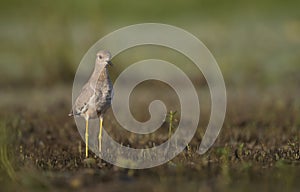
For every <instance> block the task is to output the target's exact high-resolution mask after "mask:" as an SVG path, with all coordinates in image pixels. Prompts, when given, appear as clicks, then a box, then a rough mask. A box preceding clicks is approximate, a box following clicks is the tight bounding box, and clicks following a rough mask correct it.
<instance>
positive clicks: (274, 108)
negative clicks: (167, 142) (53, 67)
mask: <svg viewBox="0 0 300 192" xmlns="http://www.w3.org/2000/svg"><path fill="white" fill-rule="evenodd" d="M285 93H286V92H283V91H282V89H281V88H278V87H274V88H266V89H258V88H249V89H230V88H229V90H228V108H227V115H226V120H225V123H224V127H223V129H222V131H221V133H220V135H219V137H218V139H217V141H216V143H215V144H214V145H213V147H212V148H211V149H210V150H209V151H208V152H207V153H206V154H204V155H199V154H197V153H196V150H197V149H198V146H199V144H200V142H201V137H202V135H203V132H204V130H205V128H204V127H205V124H206V123H207V117H209V111H205V110H204V112H203V118H204V120H203V122H200V124H199V128H198V130H197V133H196V134H195V136H194V138H193V139H192V141H191V142H190V144H189V146H188V147H187V148H186V149H185V150H184V151H183V152H182V153H181V154H179V155H178V156H177V157H175V158H174V159H172V160H171V161H170V162H168V163H166V164H164V165H161V166H158V167H155V168H151V169H145V170H130V169H124V168H119V167H116V166H114V165H111V164H109V163H107V162H105V161H103V160H101V159H100V158H99V157H97V156H96V155H94V154H93V152H90V154H89V155H90V157H91V158H93V159H95V162H94V163H93V162H92V163H90V164H87V163H86V161H85V158H84V146H85V145H84V142H83V140H82V138H81V137H80V134H79V132H78V131H77V127H76V125H75V122H74V119H72V118H69V117H68V116H67V114H68V112H69V109H70V106H71V96H70V95H71V89H70V87H69V86H67V85H63V86H58V87H50V88H47V89H46V88H38V89H32V90H31V89H29V90H28V89H20V90H18V91H15V90H9V89H8V90H6V91H5V92H2V93H1V98H2V102H1V109H5V110H1V132H2V133H1V178H0V181H1V183H2V184H1V189H2V190H1V191H15V190H21V191H41V190H49V191H57V190H62V191H70V190H74V189H76V190H79V191H141V190H143V191H182V190H186V191H215V190H222V191H241V190H242V191H253V190H255V189H259V190H273V191H282V190H289V191H297V188H299V187H300V184H299V182H298V178H299V176H300V172H299V170H300V166H299V165H300V151H299V150H300V148H299V138H300V137H299V136H300V131H299V129H300V118H299V114H300V107H299V100H298V98H299V93H298V92H297V91H296V90H295V89H292V88H289V93H290V94H288V95H287V94H285ZM45 101H47V102H46V103H45ZM141 103H143V102H142V101H141ZM174 105H176V104H174ZM139 109H140V110H144V109H142V108H139ZM139 113H140V114H141V113H142V111H139ZM142 114H143V113H142ZM176 118H177V119H176V121H179V119H178V116H177V117H176ZM205 119H206V120H205ZM113 121H114V120H113V114H112V112H111V110H110V111H108V113H107V114H106V117H105V124H104V125H105V129H106V130H107V131H108V132H109V134H111V135H112V136H113V137H114V138H115V140H117V141H118V142H122V143H124V144H126V145H130V146H132V147H135V146H138V145H145V144H146V145H148V144H147V141H146V139H147V138H146V137H145V138H143V139H140V140H136V139H135V138H132V137H133V136H132V135H130V134H129V133H126V132H124V131H122V130H121V129H120V128H116V127H115V124H114V123H110V122H113ZM167 125H168V123H167V122H166V123H165V124H164V125H163V126H162V128H161V130H160V131H159V132H157V133H154V134H152V137H151V138H152V143H153V142H154V143H155V142H156V141H157V143H159V142H160V140H161V138H165V139H166V138H167V133H168V131H167V127H168V126H167ZM130 138H131V139H130ZM148 143H149V146H150V145H151V142H148Z"/></svg>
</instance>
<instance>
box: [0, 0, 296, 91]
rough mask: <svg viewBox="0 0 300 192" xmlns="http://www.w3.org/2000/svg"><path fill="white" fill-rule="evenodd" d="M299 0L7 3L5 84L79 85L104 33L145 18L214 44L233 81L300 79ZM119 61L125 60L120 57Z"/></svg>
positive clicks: (1, 58) (1, 57) (0, 56)
mask: <svg viewBox="0 0 300 192" xmlns="http://www.w3.org/2000/svg"><path fill="white" fill-rule="evenodd" d="M299 4H300V3H299V2H298V1H292V0H289V1H285V2H282V1H279V0H278V1H277V0H276V1H234V0H229V1H222V2H219V1H203V0H202V1H196V0H190V1H181V0H175V1H158V0H154V1H135V0H130V1H116V0H112V1H85V2H82V1H69V0H66V1H56V0H54V1H34V0H29V1H26V2H25V1H24V2H20V1H15V0H12V1H1V7H0V10H1V11H0V15H1V17H0V18H1V20H0V24H1V26H0V27H1V31H0V38H1V45H0V50H1V52H0V62H1V65H0V67H1V70H0V82H1V83H0V84H1V87H11V86H12V87H19V86H41V85H54V84H57V83H71V82H72V80H73V77H74V74H75V71H76V68H77V66H78V64H79V62H80V60H81V58H82V57H83V55H84V53H85V52H86V51H87V49H88V48H89V47H91V46H92V45H93V44H94V43H95V42H96V41H97V40H98V39H100V38H101V37H102V36H104V35H106V34H108V33H109V32H111V31H114V30H116V29H118V28H121V27H124V26H127V25H132V24H136V23H143V22H158V23H166V24H171V25H175V26H178V27H181V28H183V29H185V30H187V31H189V32H191V33H192V34H194V35H195V36H196V37H198V38H199V39H201V40H202V41H203V42H204V43H205V45H206V46H207V47H208V48H209V49H210V50H211V52H212V53H213V55H214V56H215V58H216V60H217V61H218V63H219V65H220V68H221V70H222V72H223V74H224V77H225V79H226V84H227V86H231V85H241V86H247V85H249V84H254V85H256V86H267V85H274V84H285V85H286V84H291V83H295V84H297V83H296V82H299V81H300V79H299V78H300V76H299V75H298V71H299V68H300V64H299V55H300V46H299V44H300V35H299V34H300V24H299V17H300V13H299V11H298V10H299ZM119 65H122V62H120V64H119Z"/></svg>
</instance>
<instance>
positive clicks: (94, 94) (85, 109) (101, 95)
mask: <svg viewBox="0 0 300 192" xmlns="http://www.w3.org/2000/svg"><path fill="white" fill-rule="evenodd" d="M110 59H111V54H110V53H109V52H108V51H105V50H102V51H99V52H98V53H97V58H96V62H95V68H94V71H93V73H92V75H91V77H90V78H89V80H88V82H87V83H86V84H85V85H84V86H83V88H82V89H81V91H80V94H79V95H78V97H77V98H76V100H75V103H74V105H73V107H72V110H71V112H70V114H69V116H81V117H83V118H84V119H85V121H86V131H85V140H86V141H85V142H86V151H85V155H86V157H88V121H89V119H95V118H98V117H99V119H100V131H99V137H98V138H99V141H98V142H99V152H101V138H102V123H103V115H104V113H105V111H106V110H107V109H108V108H109V107H110V105H111V99H112V95H113V86H112V82H111V80H110V78H109V74H108V68H107V66H108V65H112V64H111V61H110Z"/></svg>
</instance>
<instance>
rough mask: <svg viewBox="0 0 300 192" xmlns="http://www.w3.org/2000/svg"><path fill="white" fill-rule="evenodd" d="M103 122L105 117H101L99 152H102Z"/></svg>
mask: <svg viewBox="0 0 300 192" xmlns="http://www.w3.org/2000/svg"><path fill="white" fill-rule="evenodd" d="M102 124H103V117H100V130H99V136H98V139H99V140H98V142H99V152H101V142H102Z"/></svg>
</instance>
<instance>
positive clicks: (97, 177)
mask: <svg viewBox="0 0 300 192" xmlns="http://www.w3.org/2000/svg"><path fill="white" fill-rule="evenodd" d="M299 10H300V1H297V0H286V1H280V0H272V1H271V0H264V1H259V0H252V1H246V0H245V1H238V0H227V1H218V0H186V1H184V0H152V1H141V0H126V1H117V0H105V1H104V0H87V1H80V0H64V1H60V0H52V1H46V0H45V1H38V0H27V1H17V0H10V1H5V0H0V191H2V189H3V190H5V191H7V190H10V191H18V190H20V189H22V191H33V190H36V191H39V190H45V189H48V190H50V191H51V190H57V189H60V188H63V189H65V190H74V188H75V189H81V190H86V189H91V190H99V189H101V190H105V191H120V190H125V191H126V190H128V191H130V190H134V191H136V190H137V191H141V190H143V191H180V190H186V191H198V190H199V191H214V190H222V191H247V190H248V191H253V190H257V189H261V190H263V191H265V190H268V189H269V190H272V191H283V190H287V191H289V190H290V191H292V190H294V191H297V190H298V189H299V187H300V186H299V176H300V175H299V173H300V171H299V160H300V152H299V146H300V144H299V140H300V131H299V130H300V118H299V117H300V116H299V114H300V100H299V98H300V92H299V88H300V75H299V71H300V11H299ZM144 22H156V23H165V24H170V25H174V26H177V27H180V28H183V29H185V30H187V31H188V32H190V33H192V34H194V35H195V36H196V37H197V38H198V39H200V40H201V41H202V42H203V43H204V44H205V45H206V46H207V47H208V49H209V50H210V51H211V53H212V54H213V55H214V57H215V59H216V60H217V62H218V64H219V66H220V69H221V71H222V73H223V76H224V79H225V83H226V87H227V94H228V108H227V115H226V119H225V122H224V126H223V128H222V131H221V134H220V136H219V138H218V140H217V141H216V143H215V144H214V147H213V148H212V149H211V150H210V151H209V152H208V153H207V154H205V155H204V156H199V155H197V154H196V153H195V152H196V150H197V147H198V144H199V143H200V142H201V138H202V136H203V134H204V131H205V125H206V124H207V121H208V119H209V115H210V98H209V92H208V90H207V86H206V83H205V80H204V79H203V77H202V76H201V72H200V71H198V70H197V69H196V68H195V66H193V64H192V63H190V61H188V60H187V58H185V57H184V56H182V55H180V54H179V53H177V52H175V51H172V50H168V49H165V48H161V47H155V46H145V47H136V48H132V49H129V50H127V51H125V52H124V53H121V54H120V55H119V56H117V57H116V58H114V59H113V62H114V63H115V66H114V67H113V68H111V69H110V73H111V77H112V79H113V80H115V79H116V77H117V76H118V74H119V73H120V72H122V70H124V69H125V68H126V67H127V66H129V65H130V64H132V63H134V62H136V61H139V60H142V59H150V58H156V59H164V60H167V61H169V62H172V63H174V64H176V65H178V66H179V67H180V68H181V69H182V70H183V71H184V72H186V73H187V74H188V75H189V77H190V79H191V80H192V81H193V83H194V84H195V85H196V86H197V87H198V88H199V89H198V90H197V91H198V94H199V96H200V100H201V102H202V103H201V102H200V104H201V114H202V121H201V122H200V123H199V129H198V131H197V133H196V135H195V138H193V140H192V142H191V143H190V144H189V146H188V147H187V149H186V150H185V151H183V152H182V154H180V155H179V156H178V157H176V158H175V159H174V160H172V161H170V162H169V163H168V164H165V165H162V166H160V167H158V168H155V169H150V170H140V171H136V170H124V169H121V168H118V167H115V166H113V165H109V164H107V163H105V162H103V161H101V160H100V159H99V158H96V157H95V162H96V163H95V162H94V163H91V164H92V166H87V165H86V164H85V163H84V162H85V161H84V158H83V156H84V155H83V152H82V150H83V147H84V143H83V141H82V138H81V137H80V136H79V134H78V132H77V130H76V126H75V124H74V121H73V119H70V118H68V117H67V114H68V112H69V109H70V108H71V96H72V84H73V79H74V76H75V73H76V69H77V66H78V65H79V63H80V61H81V58H82V57H83V56H84V54H85V53H86V51H87V50H88V49H89V48H90V47H91V46H92V45H93V44H94V43H95V42H96V41H98V40H99V39H100V38H101V37H103V36H104V35H106V34H108V33H110V32H112V31H114V30H117V29H119V28H121V27H125V26H128V25H133V24H137V23H144ZM195 69H196V70H195ZM148 87H151V88H152V89H148ZM162 88H164V89H166V90H165V91H162ZM136 91H137V95H138V93H140V95H144V96H143V97H141V96H140V95H138V96H137V97H136V98H137V99H136V98H135V95H134V94H133V97H132V98H131V101H130V102H131V103H132V106H133V108H132V112H133V114H134V115H136V116H135V117H136V118H137V119H138V120H141V121H144V120H147V119H148V118H149V114H148V112H147V110H146V109H147V106H148V104H149V102H151V101H152V100H153V99H157V97H156V96H157V95H159V94H160V93H162V95H159V98H161V99H162V100H166V104H167V105H168V106H170V108H168V110H170V109H171V110H178V113H177V116H175V117H174V122H173V123H174V126H175V125H176V124H178V121H179V120H180V119H179V116H178V114H179V113H180V110H179V107H178V106H179V105H178V100H176V99H177V97H176V94H174V91H173V92H172V90H171V89H170V87H168V86H166V85H164V84H156V85H154V84H151V82H145V83H143V85H142V87H140V89H137V90H136ZM171 93H172V94H171ZM174 95H175V96H174ZM138 99H139V100H138ZM168 101H169V103H168ZM173 101H174V102H173ZM106 118H107V119H106V121H105V122H109V123H107V124H105V128H106V129H107V131H108V132H109V133H111V134H112V135H113V137H114V139H116V140H118V141H119V142H123V143H124V144H128V145H133V146H137V147H139V146H145V145H146V146H147V147H151V146H153V145H154V144H155V143H161V142H163V141H164V140H166V139H167V138H168V131H167V127H168V125H169V124H170V122H168V120H166V122H165V123H164V125H163V128H166V129H164V130H165V131H161V132H158V133H154V134H150V135H146V136H145V137H139V136H136V135H134V134H130V133H128V132H126V131H124V130H122V129H121V128H120V127H118V126H117V124H114V123H113V120H112V114H111V111H110V112H108V115H107V116H106ZM171 124H172V122H171ZM90 155H91V156H92V157H93V154H92V153H91V154H90ZM91 167H92V168H91Z"/></svg>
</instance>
